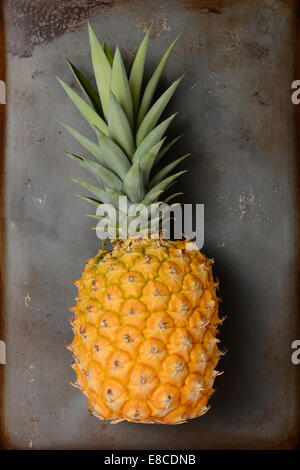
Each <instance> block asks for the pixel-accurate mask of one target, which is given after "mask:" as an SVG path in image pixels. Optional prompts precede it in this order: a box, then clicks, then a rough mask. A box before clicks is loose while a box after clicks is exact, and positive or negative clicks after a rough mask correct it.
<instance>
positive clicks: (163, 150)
mask: <svg viewBox="0 0 300 470" xmlns="http://www.w3.org/2000/svg"><path fill="white" fill-rule="evenodd" d="M182 137H183V134H180V135H179V136H178V137H175V138H174V139H172V140H170V142H168V143H167V144H166V145H164V147H163V148H162V149H161V151H160V152H159V153H158V155H157V158H156V160H155V163H158V162H159V161H160V160H161V159H162V158H163V157H164V156H165V155H166V153H167V152H168V151H169V150H170V149H171V148H172V147H173V145H174V144H176V142H178V140H179V139H181V138H182Z"/></svg>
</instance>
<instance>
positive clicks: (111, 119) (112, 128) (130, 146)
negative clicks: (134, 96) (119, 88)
mask: <svg viewBox="0 0 300 470" xmlns="http://www.w3.org/2000/svg"><path fill="white" fill-rule="evenodd" d="M108 129H109V136H110V137H111V139H113V140H114V141H115V142H116V143H117V144H118V145H119V146H120V147H121V148H122V149H123V150H124V152H125V153H126V155H127V156H128V158H129V159H130V160H131V159H132V156H133V154H134V152H135V145H134V139H133V135H132V130H131V127H130V124H129V122H128V119H127V117H126V114H125V112H124V111H123V109H122V107H121V106H120V104H119V102H118V101H117V99H116V98H115V96H114V95H113V93H111V94H110V103H109V112H108Z"/></svg>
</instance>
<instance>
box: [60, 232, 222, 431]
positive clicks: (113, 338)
mask: <svg viewBox="0 0 300 470" xmlns="http://www.w3.org/2000/svg"><path fill="white" fill-rule="evenodd" d="M186 243H188V242H186V241H184V240H183V241H182V240H180V241H170V240H162V239H151V238H149V239H127V240H119V241H117V242H116V243H115V244H114V248H113V250H112V251H111V252H107V251H106V250H103V249H101V250H100V251H99V253H98V254H97V256H96V257H95V258H91V259H90V260H89V261H88V262H87V264H86V266H85V268H84V270H83V272H82V275H81V277H80V279H79V280H78V281H76V282H75V284H76V286H77V288H78V297H77V299H76V300H77V303H76V306H75V307H74V308H72V311H73V315H72V317H71V319H70V321H71V324H72V327H73V331H74V340H73V342H72V344H71V345H70V347H69V348H70V350H71V351H72V352H73V356H74V361H75V362H74V364H73V369H74V370H75V372H76V374H77V382H76V384H74V385H75V386H78V387H79V388H80V389H81V390H82V392H83V393H84V394H85V395H86V397H87V398H88V401H89V405H88V407H89V410H90V412H91V413H92V414H93V415H95V416H97V417H98V418H101V419H108V420H112V421H113V422H119V421H122V420H127V421H134V422H145V423H163V424H179V423H182V422H185V421H187V420H188V419H191V418H196V417H198V416H201V415H203V414H204V413H205V412H206V411H207V410H208V409H209V406H208V400H209V397H210V396H211V395H212V393H213V383H214V379H215V377H216V375H218V372H217V371H216V370H215V367H216V365H217V362H218V360H219V357H220V355H221V352H220V350H219V348H218V345H217V343H218V342H219V340H218V339H217V338H216V335H217V331H218V326H219V324H220V323H221V320H220V319H219V316H218V297H217V294H216V290H217V287H218V286H217V283H216V282H215V281H214V279H213V274H212V267H211V265H212V260H210V259H208V258H207V257H206V256H205V255H204V254H203V253H201V252H200V251H199V250H198V249H193V250H188V249H187V247H186Z"/></svg>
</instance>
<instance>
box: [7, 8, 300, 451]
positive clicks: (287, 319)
mask: <svg viewBox="0 0 300 470" xmlns="http://www.w3.org/2000/svg"><path fill="white" fill-rule="evenodd" d="M296 7H297V2H296V1H292V0H291V1H283V0H278V1H275V0H263V1H261V0H260V1H258V0H256V1H251V2H250V1H249V0H248V1H246V0H230V1H228V0H226V1H225V0H219V1H209V0H207V1H200V0H199V1H192V0H166V1H164V2H160V1H158V0H152V1H151V5H150V2H149V3H148V2H143V1H139V0H128V1H125V0H124V1H121V0H120V1H109V0H107V1H99V0H86V1H79V0H72V1H65V0H60V1H57V0H55V1H50V0H30V1H29V0H22V1H17V0H8V1H7V2H5V13H6V20H5V21H6V64H7V92H8V96H7V103H8V104H7V107H6V110H7V117H6V143H5V191H4V210H5V217H4V230H5V253H6V255H5V265H4V266H5V268H4V313H3V316H4V339H5V341H6V344H7V365H6V366H5V368H4V383H3V384H2V395H3V407H2V408H3V409H2V416H1V417H2V444H3V445H4V446H5V447H6V448H13V449H26V448H32V449H115V448H117V449H137V448H142V449H171V448H178V449H194V448H201V449H220V448H222V449H224V448H226V449H238V448H239V449H246V448H248V449H249V448H255V449H263V448H264V449H269V448H291V447H295V446H296V444H297V440H298V437H299V426H298V425H299V395H298V391H297V384H298V385H299V377H298V376H297V367H296V366H294V365H292V364H291V360H290V355H291V349H290V346H291V343H292V341H293V340H294V339H296V338H297V337H298V338H299V323H298V322H297V316H298V303H297V301H298V299H297V224H296V220H297V213H298V208H297V205H298V196H297V164H296V160H297V153H296V148H297V143H296V128H295V115H294V107H293V105H292V104H291V101H290V84H291V81H292V80H293V79H294V78H295V57H296V49H295V39H296V21H297V15H296V13H297V12H296ZM88 18H89V19H90V20H91V22H92V24H93V25H94V27H95V29H96V31H97V32H98V34H99V36H100V37H101V38H102V39H105V40H106V41H107V42H108V43H109V44H111V45H113V44H114V43H115V42H117V43H119V45H120V46H121V48H122V50H123V51H124V52H125V54H126V55H127V56H129V54H131V53H132V52H133V51H134V50H135V48H136V47H137V45H138V43H139V41H140V40H141V38H142V36H143V31H144V30H145V28H146V27H148V26H150V25H152V40H151V43H150V50H149V62H148V73H150V71H151V69H152V67H153V66H154V64H155V63H156V61H157V60H158V58H159V56H160V54H161V52H162V49H165V47H166V46H167V44H168V43H169V42H170V41H171V39H172V38H173V37H174V36H175V35H176V34H177V33H178V32H181V39H180V41H179V43H178V45H177V47H176V50H175V51H174V53H173V54H172V57H171V59H170V60H169V63H168V67H167V70H166V73H165V75H164V81H163V83H162V86H163V87H164V86H165V85H166V83H167V80H168V81H170V80H173V79H174V78H176V77H178V76H179V75H181V74H182V72H183V71H184V72H185V74H186V76H185V79H184V81H183V83H182V85H181V86H180V89H179V91H178V92H177V95H176V97H175V98H174V100H173V101H172V104H171V106H170V107H169V111H171V110H178V111H179V117H178V118H177V121H176V124H174V125H173V128H172V133H173V134H174V135H175V134H176V132H178V131H179V130H180V131H182V130H183V131H184V132H185V139H184V141H183V142H182V143H181V144H180V145H178V148H177V150H176V153H177V151H178V155H180V153H183V152H184V153H185V152H187V151H191V152H192V153H193V159H192V160H191V161H190V162H189V164H188V168H189V170H190V173H189V177H184V178H183V179H182V181H181V182H180V184H179V189H180V190H184V191H185V201H186V202H193V203H196V202H199V203H204V204H205V211H206V216H205V217H206V218H205V223H206V227H205V236H206V242H205V251H206V253H207V254H208V255H209V256H212V257H214V258H215V273H216V275H217V276H218V278H219V279H220V284H221V296H222V298H223V303H222V313H223V314H227V315H228V319H227V320H226V322H225V324H224V326H223V328H222V332H221V339H222V343H223V345H224V346H226V347H227V348H228V354H227V356H225V357H224V358H223V359H222V361H221V363H220V368H221V370H224V375H222V376H220V377H219V378H218V379H217V381H216V386H217V393H216V394H215V396H214V397H213V398H212V400H211V404H212V409H211V410H210V411H209V413H207V414H206V415H205V416H203V417H201V418H199V419H197V420H194V421H192V422H189V423H187V424H184V425H181V426H175V427H167V426H161V425H157V426H146V425H137V424H129V423H121V424H118V425H110V424H109V423H107V422H101V421H99V420H97V419H96V418H94V417H92V416H90V415H89V414H88V412H87V409H86V408H85V406H86V399H85V398H84V397H83V396H82V395H81V393H80V392H77V391H76V390H75V389H73V388H72V387H71V386H70V385H69V382H70V381H71V380H73V379H74V376H73V372H72V370H71V369H70V367H69V363H70V362H71V355H70V353H69V352H68V351H66V350H65V346H64V344H65V342H69V341H70V340H71V337H72V335H71V330H70V327H69V325H68V315H69V313H68V306H70V305H72V304H73V299H74V297H75V294H76V292H75V288H74V286H73V285H72V282H71V281H72V279H74V278H77V277H78V276H79V274H80V271H81V269H82V267H83V265H84V263H85V260H86V259H87V258H88V257H89V256H91V255H94V254H95V252H96V250H97V248H98V245H99V243H98V240H97V239H96V237H95V235H94V232H92V231H91V230H89V227H90V224H89V222H88V221H87V220H86V219H85V218H84V217H83V214H84V213H85V209H86V207H85V203H84V202H82V201H80V200H77V199H76V198H75V197H74V196H75V194H76V193H77V188H75V187H74V186H73V185H72V183H70V182H69V181H68V177H69V176H73V177H80V176H82V174H83V173H82V172H83V170H81V169H79V168H77V167H76V165H73V164H72V162H70V161H69V160H67V159H64V157H63V155H62V150H63V149H65V148H66V149H69V150H73V151H76V150H77V149H78V146H77V145H76V143H75V142H74V141H72V139H71V138H70V137H69V136H68V135H66V133H64V132H61V129H60V128H59V126H58V124H57V123H56V120H57V119H58V118H62V119H63V120H65V121H66V122H69V123H72V125H73V126H74V127H76V128H77V129H79V130H81V131H85V132H87V133H88V132H89V129H88V128H87V126H86V125H85V123H84V122H83V121H82V120H81V118H80V117H79V116H78V114H77V113H76V112H74V109H73V107H72V105H71V103H70V102H68V100H67V98H66V96H65V95H64V93H63V91H62V90H61V89H60V87H59V85H58V84H57V82H56V80H55V79H54V76H53V74H54V72H55V73H58V74H59V75H61V76H63V77H65V78H66V79H67V80H68V81H69V82H71V83H73V85H74V81H73V82H72V77H71V74H70V72H69V70H68V67H67V65H66V63H65V60H64V58H65V57H70V58H71V59H72V61H73V62H74V63H75V64H77V65H78V66H80V68H82V69H83V71H85V72H87V74H88V75H89V76H91V64H90V58H89V53H88V46H87V40H88V38H87V30H86V20H87V19H88ZM298 78H299V77H298ZM1 367H3V366H1ZM298 390H299V389H298Z"/></svg>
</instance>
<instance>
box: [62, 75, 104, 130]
mask: <svg viewBox="0 0 300 470" xmlns="http://www.w3.org/2000/svg"><path fill="white" fill-rule="evenodd" d="M57 80H58V81H59V83H60V84H61V86H62V87H63V89H64V90H65V92H66V93H67V95H68V96H69V98H70V99H71V100H72V101H73V103H74V104H75V106H76V107H77V108H78V110H79V111H80V112H81V114H82V115H83V116H84V117H85V119H86V120H87V121H88V123H89V124H90V125H91V126H92V127H94V126H97V127H98V128H99V129H101V131H102V132H103V133H104V134H108V128H107V125H106V123H105V122H104V121H103V119H102V118H101V117H100V116H99V114H98V113H97V112H96V111H95V110H94V109H93V108H92V107H91V106H90V105H89V104H88V103H87V102H86V101H84V100H83V99H82V98H81V97H80V96H79V95H78V94H77V93H76V91H74V90H73V89H72V88H71V87H70V86H69V85H67V84H66V83H65V82H64V81H63V80H62V79H61V78H60V77H58V76H57Z"/></svg>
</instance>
